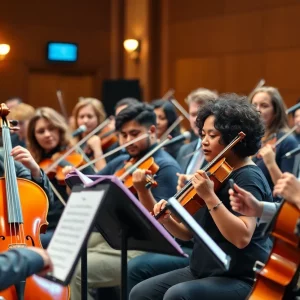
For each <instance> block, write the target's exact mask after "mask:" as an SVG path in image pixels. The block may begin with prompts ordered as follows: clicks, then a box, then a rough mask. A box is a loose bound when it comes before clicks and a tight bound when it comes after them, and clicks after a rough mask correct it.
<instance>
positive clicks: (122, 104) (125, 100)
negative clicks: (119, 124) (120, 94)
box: [115, 97, 141, 116]
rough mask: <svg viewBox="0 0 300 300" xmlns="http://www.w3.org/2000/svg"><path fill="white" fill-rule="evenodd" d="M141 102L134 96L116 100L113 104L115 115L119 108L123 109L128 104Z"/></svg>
mask: <svg viewBox="0 0 300 300" xmlns="http://www.w3.org/2000/svg"><path fill="white" fill-rule="evenodd" d="M139 103H141V102H140V101H139V100H137V99H135V98H130V97H128V98H123V99H121V100H120V101H118V102H117V104H116V105H115V116H117V115H118V114H119V112H120V111H121V110H123V109H124V108H126V107H128V106H132V105H136V104H139Z"/></svg>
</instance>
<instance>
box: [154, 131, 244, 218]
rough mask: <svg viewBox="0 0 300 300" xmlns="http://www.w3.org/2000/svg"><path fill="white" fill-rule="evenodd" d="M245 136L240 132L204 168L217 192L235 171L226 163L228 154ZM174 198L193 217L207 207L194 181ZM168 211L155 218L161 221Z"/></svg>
mask: <svg viewBox="0 0 300 300" xmlns="http://www.w3.org/2000/svg"><path fill="white" fill-rule="evenodd" d="M245 136H246V135H245V133H243V132H240V133H239V134H238V135H237V136H236V137H235V138H234V139H233V140H232V141H231V143H229V145H228V146H227V147H225V148H224V149H223V150H222V151H221V152H220V153H219V154H218V155H217V156H216V157H215V158H214V159H213V160H212V161H211V162H210V163H208V164H207V165H206V166H205V167H204V168H203V171H205V172H207V174H208V176H209V178H210V180H212V181H213V182H214V191H215V192H216V191H218V190H219V189H220V187H221V186H222V184H223V182H224V181H225V180H226V179H227V178H228V176H229V175H230V174H231V172H232V171H233V167H231V166H230V165H229V164H228V163H227V161H226V153H227V152H228V151H229V150H230V149H232V148H233V147H234V146H235V145H236V144H237V143H238V142H240V141H241V140H242V139H243V138H244V137H245ZM174 198H175V199H177V200H178V201H179V202H180V204H181V205H182V206H183V207H184V208H185V209H186V210H187V211H188V212H189V213H190V214H191V215H194V214H195V213H196V212H197V211H198V210H199V209H200V208H201V207H203V206H205V201H204V200H203V199H202V198H201V197H199V195H198V194H197V192H196V190H195V189H194V187H193V184H192V180H189V181H188V182H187V184H186V185H185V186H184V187H183V188H182V189H181V190H180V191H178V192H177V193H176V194H175V195H174ZM167 209H168V206H165V208H164V209H162V210H161V211H160V212H159V213H158V214H157V215H155V218H156V219H159V218H160V217H161V216H162V215H163V214H164V213H165V212H166V211H167ZM174 218H175V219H176V220H177V221H178V222H181V221H180V220H179V219H178V218H176V216H174Z"/></svg>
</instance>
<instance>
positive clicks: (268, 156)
mask: <svg viewBox="0 0 300 300" xmlns="http://www.w3.org/2000/svg"><path fill="white" fill-rule="evenodd" d="M258 157H261V158H262V159H263V161H264V163H265V165H266V167H267V169H268V171H269V173H270V176H271V178H272V182H273V183H274V184H276V182H277V180H278V179H279V178H280V177H281V175H282V172H281V170H280V168H279V166H278V165H277V163H276V159H275V152H274V149H273V147H272V146H271V145H266V146H264V147H263V148H262V149H261V150H260V151H259V154H258Z"/></svg>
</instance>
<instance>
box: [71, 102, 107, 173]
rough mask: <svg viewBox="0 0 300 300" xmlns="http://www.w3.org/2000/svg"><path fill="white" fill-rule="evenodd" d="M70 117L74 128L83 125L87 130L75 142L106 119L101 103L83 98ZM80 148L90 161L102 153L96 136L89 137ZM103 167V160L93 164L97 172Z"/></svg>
mask: <svg viewBox="0 0 300 300" xmlns="http://www.w3.org/2000/svg"><path fill="white" fill-rule="evenodd" d="M72 115H73V116H74V119H75V125H76V128H78V127H79V126H81V125H85V126H86V127H87V130H86V131H85V132H84V133H82V134H80V135H78V136H77V137H76V138H75V141H76V142H78V141H80V140H81V139H82V138H83V137H85V136H86V135H88V134H89V133H90V132H91V131H93V130H94V129H95V128H96V127H97V126H98V125H99V124H101V123H102V122H103V121H104V120H105V118H106V113H105V111H104V107H103V104H102V102H101V101H99V100H98V99H95V98H83V99H82V100H81V101H79V102H78V103H77V104H76V106H75V107H74V109H73V113H72ZM81 147H82V148H83V149H84V151H85V152H86V154H87V155H88V156H89V158H91V159H94V158H96V157H99V156H101V155H103V153H104V151H103V149H102V145H101V138H100V136H99V135H98V134H95V135H93V136H92V137H90V138H89V139H88V140H87V142H86V143H85V144H84V145H83V146H81ZM109 150H110V148H109V149H107V151H109ZM108 161H109V158H108ZM105 165H106V160H105V159H100V160H98V161H97V162H96V163H95V167H96V169H97V170H101V169H103V168H104V167H105Z"/></svg>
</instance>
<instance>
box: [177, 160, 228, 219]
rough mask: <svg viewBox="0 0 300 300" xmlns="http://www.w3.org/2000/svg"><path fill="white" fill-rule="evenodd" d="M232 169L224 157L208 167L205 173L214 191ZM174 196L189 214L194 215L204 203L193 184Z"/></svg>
mask: <svg viewBox="0 0 300 300" xmlns="http://www.w3.org/2000/svg"><path fill="white" fill-rule="evenodd" d="M232 171H233V168H232V167H231V166H230V165H229V164H228V163H227V162H226V159H225V158H222V159H220V160H219V161H218V162H217V163H215V164H214V165H213V166H212V167H211V168H210V169H208V171H207V173H208V175H209V178H210V180H212V181H213V182H214V191H215V192H216V191H217V190H219V188H220V187H221V185H222V183H223V182H224V181H225V180H226V179H227V178H228V176H229V175H230V173H231V172H232ZM176 198H177V199H178V201H179V202H180V204H181V205H182V206H183V207H184V208H185V209H186V210H187V211H188V212H189V213H190V214H191V215H194V214H195V213H196V212H197V211H198V210H199V209H200V208H201V207H203V206H205V205H206V204H205V202H204V200H203V199H201V198H200V197H199V196H198V194H197V192H196V190H195V189H194V188H193V186H191V187H190V188H189V189H188V190H186V191H183V193H182V194H181V195H180V196H179V197H176ZM175 218H176V216H175Z"/></svg>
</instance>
